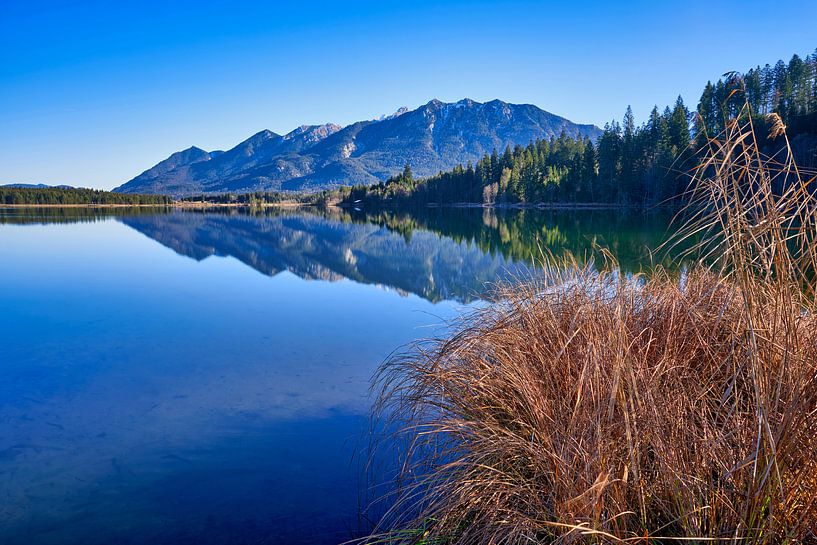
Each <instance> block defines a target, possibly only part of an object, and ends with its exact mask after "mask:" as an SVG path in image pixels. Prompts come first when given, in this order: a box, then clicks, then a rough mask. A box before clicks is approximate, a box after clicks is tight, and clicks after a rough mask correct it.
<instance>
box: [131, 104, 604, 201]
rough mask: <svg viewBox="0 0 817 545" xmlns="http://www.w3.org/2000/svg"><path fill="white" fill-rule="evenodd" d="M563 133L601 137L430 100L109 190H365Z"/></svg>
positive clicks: (165, 166)
mask: <svg viewBox="0 0 817 545" xmlns="http://www.w3.org/2000/svg"><path fill="white" fill-rule="evenodd" d="M562 132H564V133H566V134H567V135H569V136H582V137H590V138H593V139H595V138H597V137H598V135H599V134H600V133H601V131H600V130H599V129H598V127H595V126H593V125H577V124H575V123H572V122H571V121H569V120H567V119H564V118H562V117H559V116H557V115H554V114H551V113H549V112H546V111H544V110H542V109H540V108H537V107H536V106H533V105H530V104H508V103H506V102H502V101H500V100H493V101H491V102H486V103H479V102H474V101H473V100H469V99H464V100H461V101H459V102H456V103H444V102H440V101H439V100H432V101H430V102H429V103H427V104H425V105H423V106H421V107H419V108H417V109H416V110H411V111H407V110H405V109H401V110H398V112H396V113H395V114H394V115H391V116H388V117H384V118H380V119H378V120H374V121H361V122H358V123H353V124H351V125H349V126H347V127H344V128H341V127H339V126H337V125H331V124H330V125H314V126H303V127H300V128H298V129H295V130H294V131H292V132H290V133H288V134H287V135H284V136H280V135H278V134H275V133H273V132H271V131H261V132H259V133H257V134H255V135H253V136H252V137H250V138H249V139H247V140H245V141H244V142H241V143H240V144H238V145H237V146H236V147H234V148H232V149H231V150H228V151H226V152H209V153H208V152H206V151H204V150H200V149H199V148H189V149H188V150H185V151H183V152H178V153H175V154H173V155H171V156H170V157H169V158H168V159H166V160H164V161H162V162H161V163H159V164H157V165H156V166H155V167H153V168H151V169H149V170H147V171H145V172H143V173H142V174H140V175H139V176H137V177H136V178H134V179H133V180H131V181H129V182H127V183H125V184H123V185H122V186H120V187H118V188H117V189H115V191H120V192H125V193H164V194H172V195H189V194H192V193H200V192H203V193H221V192H248V191H268V190H301V189H323V188H327V187H333V186H338V185H352V184H360V183H363V184H371V183H376V182H379V181H381V180H384V179H386V178H388V177H389V176H391V175H393V174H395V173H396V172H399V171H400V170H401V169H402V168H403V166H404V165H406V164H409V165H411V167H412V169H413V170H414V172H415V173H416V174H417V175H418V176H427V175H431V174H435V173H436V172H438V171H440V170H448V169H451V168H453V167H454V166H455V165H457V164H461V163H466V162H468V161H472V162H475V161H476V160H477V159H479V158H480V157H481V156H482V155H484V154H485V153H490V152H491V150H493V149H497V150H500V151H501V150H502V149H504V148H505V147H506V146H514V145H516V144H522V145H524V144H527V143H528V142H530V141H531V140H535V139H537V138H550V137H553V136H559V134H561V133H562Z"/></svg>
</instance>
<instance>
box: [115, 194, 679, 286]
mask: <svg viewBox="0 0 817 545" xmlns="http://www.w3.org/2000/svg"><path fill="white" fill-rule="evenodd" d="M119 220H120V221H122V222H123V223H125V224H126V225H128V226H130V227H132V228H134V229H136V230H137V231H139V232H141V233H142V234H144V235H146V236H148V237H150V238H152V239H154V240H156V241H158V242H160V243H162V244H163V245H165V246H167V247H168V248H171V249H173V250H174V251H175V252H177V253H179V254H181V255H184V256H187V257H191V258H193V259H196V260H202V259H205V258H207V257H209V256H212V255H217V256H230V257H234V258H236V259H238V260H239V261H241V262H242V263H245V264H246V265H249V266H250V267H252V268H254V269H256V270H258V271H259V272H261V273H263V274H266V275H270V276H273V275H276V274H278V273H280V272H282V271H289V272H292V273H294V274H296V275H298V276H300V277H302V278H305V279H320V280H328V281H334V280H339V279H341V278H347V279H350V280H353V281H355V282H359V283H365V284H376V285H382V286H386V287H390V288H394V289H396V290H398V291H400V292H402V293H413V294H416V295H419V296H421V297H423V298H425V299H427V300H429V301H432V302H436V301H441V300H447V299H448V300H456V301H460V302H468V301H471V300H474V299H476V298H480V297H482V296H484V295H485V293H486V292H487V291H488V290H490V287H491V285H492V284H494V283H496V282H504V281H512V280H514V279H518V278H524V277H525V276H527V275H530V274H532V273H533V271H534V270H535V266H534V264H535V263H537V260H538V258H539V257H540V256H541V255H542V252H543V251H548V252H553V253H554V254H555V255H561V254H563V253H565V252H571V253H573V254H574V255H576V256H578V257H580V258H583V257H587V256H589V255H591V254H592V252H593V250H594V247H596V246H599V247H606V248H609V249H610V250H611V251H612V252H613V253H614V255H616V256H617V257H618V259H619V260H620V265H621V267H622V269H623V270H624V271H625V272H634V271H637V270H639V269H640V268H641V267H642V266H643V265H645V264H647V263H649V257H650V256H649V248H655V247H656V246H658V245H659V244H660V242H661V241H662V236H663V234H664V231H665V229H666V225H667V221H668V220H667V217H666V216H665V215H660V214H655V215H648V216H643V215H641V214H631V215H627V214H622V213H620V212H610V211H575V212H564V211H560V212H545V211H538V210H500V211H499V212H497V211H495V210H493V209H473V208H471V209H465V208H462V209H460V208H454V209H452V208H449V209H430V210H424V211H422V213H419V214H418V213H417V212H414V213H412V214H409V213H402V214H401V213H393V212H381V213H378V214H369V215H367V214H364V213H355V212H351V213H350V212H347V211H340V210H333V211H330V212H316V211H280V210H271V211H265V212H257V213H242V212H237V211H228V212H226V213H224V212H220V213H219V212H212V211H211V212H191V211H174V212H170V213H165V214H151V215H139V214H137V215H127V216H122V217H120V218H119Z"/></svg>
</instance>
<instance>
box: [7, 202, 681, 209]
mask: <svg viewBox="0 0 817 545" xmlns="http://www.w3.org/2000/svg"><path fill="white" fill-rule="evenodd" d="M316 206H320V205H317V204H314V203H303V202H295V201H282V202H272V203H256V204H247V203H212V202H202V201H176V202H173V203H170V204H118V203H117V204H0V208H179V209H188V210H204V209H208V208H313V207H316ZM325 206H326V207H327V208H344V209H350V208H352V209H354V208H357V209H361V210H363V209H369V210H384V209H386V210H388V209H406V207H400V206H386V205H380V206H368V207H364V206H360V205H357V204H354V203H330V204H327V205H325ZM409 208H412V207H409ZM422 208H486V209H517V210H533V209H536V210H646V208H644V207H642V206H635V205H625V204H612V203H598V202H595V203H493V204H486V203H467V202H463V203H446V204H439V203H428V204H426V205H425V206H422ZM654 208H672V207H671V206H652V207H650V208H649V209H654Z"/></svg>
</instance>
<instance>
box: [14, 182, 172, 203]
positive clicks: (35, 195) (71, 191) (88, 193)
mask: <svg viewBox="0 0 817 545" xmlns="http://www.w3.org/2000/svg"><path fill="white" fill-rule="evenodd" d="M172 203H173V198H172V197H169V196H167V195H135V194H134V195H128V194H125V193H114V192H112V191H103V190H100V189H84V188H63V187H13V186H0V205H5V206H157V205H159V206H160V205H170V204H172Z"/></svg>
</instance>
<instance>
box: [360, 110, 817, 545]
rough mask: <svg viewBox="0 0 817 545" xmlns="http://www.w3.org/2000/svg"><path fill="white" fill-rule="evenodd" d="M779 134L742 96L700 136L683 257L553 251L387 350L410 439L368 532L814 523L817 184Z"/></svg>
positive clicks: (434, 538) (638, 537)
mask: <svg viewBox="0 0 817 545" xmlns="http://www.w3.org/2000/svg"><path fill="white" fill-rule="evenodd" d="M746 113H748V112H746ZM772 121H773V125H774V128H773V132H774V136H775V137H777V138H785V131H784V128H783V127H782V124H781V123H780V122H779V119H773V120H772ZM785 148H786V150H785V151H784V155H783V156H780V157H767V156H764V155H763V154H762V153H761V150H760V148H759V146H758V144H757V139H756V138H755V132H754V127H753V126H752V117H751V115H744V116H741V117H740V118H739V119H737V120H733V121H732V122H730V123H729V125H728V127H727V129H726V130H725V132H724V134H721V135H718V136H717V137H713V138H710V139H708V142H707V144H706V149H705V150H704V155H703V160H702V161H701V163H700V164H699V165H698V167H697V168H696V169H695V170H694V172H693V173H692V178H693V180H692V181H693V183H692V184H691V188H692V189H691V202H692V205H691V208H690V211H689V217H691V220H690V221H689V222H688V223H687V224H686V225H685V226H684V228H683V229H682V230H681V236H682V237H683V238H685V239H687V240H689V239H690V238H694V239H695V240H697V241H698V249H699V250H701V252H700V253H699V254H698V256H699V262H698V264H697V265H695V266H692V267H691V268H689V269H688V270H686V271H685V272H684V273H682V274H681V275H680V278H679V276H678V275H672V274H669V273H667V272H664V271H662V270H657V271H654V272H653V273H652V274H651V275H649V276H645V277H635V278H633V277H630V278H625V277H622V276H621V275H618V274H617V273H616V272H615V268H614V267H611V268H608V269H607V270H605V269H604V268H602V270H601V271H597V270H594V269H592V268H590V267H580V266H578V265H575V264H574V265H573V266H569V265H570V263H562V264H561V266H558V267H551V268H548V269H547V271H548V272H546V274H545V275H544V276H543V277H542V278H539V279H536V280H531V281H528V282H524V283H521V284H519V285H513V286H506V287H503V288H500V290H499V293H498V296H497V298H496V302H495V303H494V304H492V305H491V306H489V307H486V308H483V309H480V310H477V311H475V312H474V313H473V314H471V315H469V316H467V317H466V318H464V319H463V321H462V323H461V324H459V325H458V326H457V327H456V328H455V329H456V330H455V331H454V332H453V333H452V334H451V335H450V336H448V337H446V338H441V339H437V340H432V341H428V342H425V343H423V344H420V345H418V346H417V347H415V348H414V349H413V350H411V351H409V352H408V353H405V354H403V355H401V356H399V357H396V358H393V359H391V360H390V361H388V362H387V363H386V364H384V367H383V368H382V370H381V374H380V377H379V385H380V387H382V397H381V400H380V404H379V407H378V409H379V414H380V415H381V416H382V417H383V418H387V419H390V420H391V421H394V422H396V423H397V424H398V425H399V426H400V430H401V432H400V434H401V435H402V436H403V437H404V438H405V439H407V444H408V445H409V447H408V450H407V452H406V455H405V459H404V466H403V467H404V469H403V474H402V476H403V478H404V482H405V483H406V485H405V486H404V487H403V488H402V489H401V490H400V491H399V494H398V497H397V500H396V503H395V505H394V507H393V508H392V510H391V512H390V513H389V515H388V516H387V517H386V518H385V519H384V521H385V522H384V525H385V526H387V527H381V528H380V529H379V530H378V532H379V533H378V535H377V537H376V538H373V541H376V540H384V541H389V542H395V543H451V544H483V543H484V544H517V543H619V542H634V543H673V542H678V543H681V542H684V543H685V542H693V543H704V542H712V541H734V542H739V543H750V544H770V545H771V544H783V543H792V544H795V543H815V542H817V305H815V301H814V293H813V291H814V290H813V289H812V288H813V285H814V284H813V279H814V274H815V271H817V257H815V256H816V255H817V247H815V244H814V240H813V239H814V236H815V235H817V215H815V214H817V206H815V205H817V199H815V197H814V194H813V191H814V187H813V185H814V184H813V179H812V180H807V179H806V178H805V176H804V175H803V173H802V172H800V171H798V169H797V166H796V165H795V164H794V163H793V161H792V159H791V154H790V150H788V146H787V145H786V146H785ZM713 258H714V259H713ZM704 263H706V265H705V264H704ZM713 263H714V265H713Z"/></svg>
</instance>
